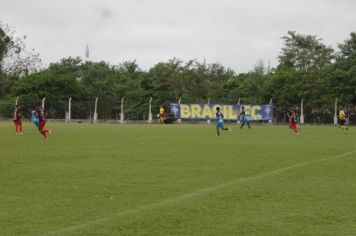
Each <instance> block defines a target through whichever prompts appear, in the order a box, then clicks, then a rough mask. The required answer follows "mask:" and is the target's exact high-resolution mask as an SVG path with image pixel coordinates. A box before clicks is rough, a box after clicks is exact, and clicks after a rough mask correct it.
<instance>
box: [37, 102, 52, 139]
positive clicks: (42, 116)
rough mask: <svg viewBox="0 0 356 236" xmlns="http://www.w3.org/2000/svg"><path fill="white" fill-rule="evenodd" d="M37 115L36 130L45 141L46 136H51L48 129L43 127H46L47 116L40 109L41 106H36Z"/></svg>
mask: <svg viewBox="0 0 356 236" xmlns="http://www.w3.org/2000/svg"><path fill="white" fill-rule="evenodd" d="M37 114H38V120H39V125H38V129H39V130H40V132H41V134H42V135H43V138H45V139H47V138H48V135H47V134H51V130H50V129H45V125H46V122H47V115H48V114H47V112H46V111H45V110H44V109H43V108H42V106H41V105H39V106H38V110H37Z"/></svg>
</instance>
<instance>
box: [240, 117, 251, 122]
mask: <svg viewBox="0 0 356 236" xmlns="http://www.w3.org/2000/svg"><path fill="white" fill-rule="evenodd" d="M249 122H250V121H249V120H248V119H247V117H245V118H244V119H243V120H242V121H241V123H242V124H247V123H249Z"/></svg>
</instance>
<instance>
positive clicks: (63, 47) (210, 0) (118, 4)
mask: <svg viewBox="0 0 356 236" xmlns="http://www.w3.org/2000/svg"><path fill="white" fill-rule="evenodd" d="M0 21H2V22H3V23H6V24H9V25H10V26H13V27H14V28H15V29H16V31H17V34H18V35H27V39H26V45H27V47H28V48H34V49H35V50H36V51H37V52H39V53H40V55H41V58H42V60H43V62H44V63H45V64H49V63H50V62H54V61H58V60H59V59H60V58H63V57H68V56H72V57H75V56H80V57H82V58H84V56H85V46H86V44H88V45H89V48H90V59H91V60H94V61H99V60H104V61H107V62H110V63H111V64H118V63H119V62H123V61H125V60H134V59H136V60H137V63H138V64H139V66H140V67H141V68H142V69H148V68H150V67H151V66H153V65H154V64H156V63H157V62H161V61H166V60H168V59H170V58H173V57H177V58H181V59H183V60H188V59H197V60H199V61H203V60H204V58H206V61H207V62H208V63H212V62H220V63H222V64H223V65H224V66H227V67H230V68H233V69H234V70H236V71H237V72H246V71H249V70H251V69H252V68H253V66H254V65H255V64H256V63H257V61H258V60H264V61H265V63H266V64H267V62H268V60H271V64H272V66H274V65H276V63H277V56H278V53H279V51H280V48H281V47H282V40H281V37H282V36H283V35H286V33H287V31H288V30H295V31H297V32H298V33H304V34H313V35H318V36H319V37H320V38H322V39H323V40H324V43H326V44H327V45H331V46H333V47H334V48H336V45H337V43H341V42H343V41H344V40H345V39H346V38H348V37H349V34H350V32H351V31H356V0H102V1H99V0H0Z"/></svg>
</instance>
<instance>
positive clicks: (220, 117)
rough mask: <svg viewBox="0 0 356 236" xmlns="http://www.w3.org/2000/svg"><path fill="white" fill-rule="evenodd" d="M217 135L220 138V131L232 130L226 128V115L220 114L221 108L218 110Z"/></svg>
mask: <svg viewBox="0 0 356 236" xmlns="http://www.w3.org/2000/svg"><path fill="white" fill-rule="evenodd" d="M215 115H216V133H217V134H218V135H219V136H220V129H221V130H229V131H231V129H230V128H229V127H226V128H225V127H224V115H223V113H221V112H220V107H217V108H216V114H215Z"/></svg>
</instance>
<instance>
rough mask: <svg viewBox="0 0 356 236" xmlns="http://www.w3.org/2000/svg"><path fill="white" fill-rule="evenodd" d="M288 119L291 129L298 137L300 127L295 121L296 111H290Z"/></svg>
mask: <svg viewBox="0 0 356 236" xmlns="http://www.w3.org/2000/svg"><path fill="white" fill-rule="evenodd" d="M287 117H288V122H289V128H290V129H293V130H294V132H295V134H296V135H299V127H298V125H297V122H296V119H295V113H294V111H288V112H287Z"/></svg>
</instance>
